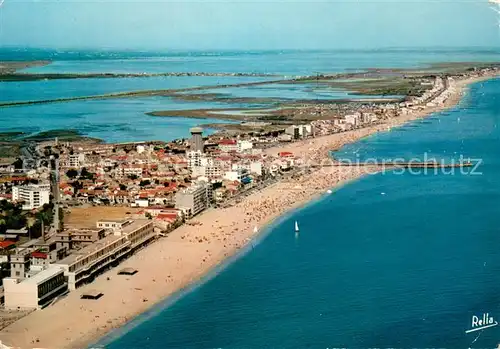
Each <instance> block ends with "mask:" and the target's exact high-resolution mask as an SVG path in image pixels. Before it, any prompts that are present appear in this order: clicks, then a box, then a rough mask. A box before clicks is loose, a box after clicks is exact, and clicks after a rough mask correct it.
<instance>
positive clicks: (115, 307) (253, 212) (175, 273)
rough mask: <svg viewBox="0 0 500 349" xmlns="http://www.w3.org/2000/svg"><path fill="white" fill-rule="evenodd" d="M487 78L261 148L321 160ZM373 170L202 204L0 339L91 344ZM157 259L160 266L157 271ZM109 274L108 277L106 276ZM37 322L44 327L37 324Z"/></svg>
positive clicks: (321, 174) (345, 171)
mask: <svg viewBox="0 0 500 349" xmlns="http://www.w3.org/2000/svg"><path fill="white" fill-rule="evenodd" d="M491 78H494V76H489V77H482V78H469V79H464V80H457V81H455V82H453V86H452V88H453V91H452V93H451V96H450V98H448V99H447V100H446V102H445V104H444V106H438V107H425V108H423V109H422V110H420V111H417V112H414V113H413V114H411V115H407V116H402V117H399V118H396V119H390V120H387V121H386V122H385V123H383V124H379V125H374V126H371V127H367V128H363V129H357V130H354V131H349V132H345V133H338V134H333V135H329V136H323V137H318V138H315V139H313V140H307V141H302V142H297V143H291V144H289V145H286V146H283V147H280V148H271V149H267V150H266V152H267V153H277V152H280V151H291V152H294V154H295V155H296V156H298V157H302V158H306V157H307V158H311V157H312V158H317V159H325V158H326V157H327V156H328V152H329V151H331V150H337V149H339V148H340V147H342V146H343V145H345V144H348V143H352V142H356V141H359V140H360V139H362V138H365V137H367V136H370V135H372V134H375V133H377V132H380V131H385V130H387V129H388V128H390V127H396V126H399V125H402V124H404V123H406V122H409V121H412V120H415V119H419V118H422V117H425V116H428V115H430V114H433V113H435V112H439V111H443V110H446V109H449V108H452V107H454V106H455V105H457V103H459V102H460V100H461V98H462V96H463V94H464V92H465V90H466V88H467V86H468V85H470V84H472V83H476V82H479V81H483V80H487V79H491ZM374 170H376V168H368V167H366V168H361V169H360V168H347V167H332V168H329V169H328V170H327V171H316V172H314V173H312V174H311V175H307V176H301V177H300V178H298V179H293V180H288V181H282V182H279V183H276V184H274V185H272V186H270V187H267V188H265V189H264V190H262V191H261V192H259V193H254V194H252V195H250V196H249V197H247V198H246V199H245V200H244V201H242V202H241V203H239V204H237V205H235V206H232V207H230V208H226V209H217V210H214V209H211V210H208V211H206V212H204V213H203V214H201V215H200V216H198V217H196V218H195V219H194V221H197V222H200V223H202V225H184V226H182V227H180V228H178V229H176V230H175V231H173V232H172V233H171V234H169V236H168V237H166V238H163V239H161V240H159V241H157V242H155V243H154V244H152V245H150V246H148V247H147V248H145V249H143V250H142V251H140V252H139V253H137V254H136V255H134V256H132V257H131V258H130V259H128V260H127V261H125V262H124V263H123V264H122V266H123V267H129V266H130V267H134V268H136V269H138V270H139V273H138V274H137V275H135V276H132V277H118V276H117V275H116V272H117V270H110V271H108V272H106V273H105V274H103V275H101V276H99V277H98V278H96V280H95V281H94V282H93V283H92V284H90V285H86V286H84V287H82V288H79V289H77V290H76V291H74V292H72V293H70V294H69V295H68V296H67V297H66V298H64V299H62V300H60V301H59V302H57V304H55V305H53V306H51V307H49V308H46V309H45V310H43V311H39V312H34V313H32V314H30V315H29V316H27V317H25V318H23V319H21V320H19V321H18V322H16V323H14V324H12V325H10V326H9V327H7V328H5V329H3V330H2V331H1V332H0V339H1V340H2V342H4V343H6V344H8V345H13V346H20V347H33V346H34V345H36V346H37V347H81V346H85V345H88V344H89V343H94V342H95V341H96V339H98V338H100V337H101V336H102V335H104V334H106V333H108V332H109V331H111V330H113V329H114V328H116V327H120V326H121V325H123V324H124V323H127V322H128V321H129V320H132V319H133V318H134V317H135V316H137V315H139V314H142V313H144V311H146V310H147V309H150V308H152V307H154V306H156V305H157V304H162V303H164V302H165V301H166V300H165V298H167V297H170V296H172V295H175V294H176V293H177V292H179V290H182V289H185V288H186V287H187V288H188V290H189V288H190V285H193V282H195V283H196V282H197V281H198V282H199V281H200V279H202V278H204V277H207V275H210V273H211V272H214V268H219V267H221V266H222V268H223V267H224V265H225V263H227V261H228V259H230V260H232V259H233V258H237V257H238V255H239V254H240V253H244V247H245V245H247V243H248V242H249V241H250V240H251V239H253V238H255V237H256V234H254V233H253V227H254V226H258V227H259V228H260V230H261V231H263V233H262V234H264V235H263V237H261V236H260V234H259V235H258V238H259V239H262V238H264V237H265V231H266V230H267V228H264V229H263V227H264V226H268V225H269V224H273V222H276V220H279V219H280V217H281V216H282V215H283V214H288V213H290V212H291V210H294V209H297V208H300V207H302V206H303V205H304V204H306V203H307V202H310V201H311V200H314V199H316V198H317V197H318V196H320V195H322V194H323V193H324V192H325V191H326V190H327V189H330V188H339V187H340V186H342V185H345V184H347V183H348V182H349V181H353V180H356V179H359V178H361V177H362V176H364V175H366V174H367V172H368V171H372V172H373V171H374ZM325 172H326V173H325ZM233 217H234V219H233ZM207 226H208V228H207ZM122 266H121V267H122ZM159 266H161V270H158V269H160V268H159ZM217 270H218V269H215V272H217ZM108 277H109V278H110V279H111V280H109V281H108V280H107V278H108ZM88 289H98V290H100V291H101V292H103V293H104V296H103V297H102V298H101V299H99V300H98V301H95V302H94V303H91V302H89V301H82V300H80V298H79V296H80V294H81V293H82V292H83V291H85V290H88ZM181 292H182V291H181ZM167 302H168V299H167ZM124 304H126V306H124ZM167 304H168V303H167ZM73 313H78V314H79V316H78V317H77V318H76V317H75V318H68V314H73ZM42 323H43V324H44V326H37V325H39V324H42ZM28 328H29V332H30V333H29V334H28ZM63 333H64V335H61V334H63ZM35 343H36V344H35Z"/></svg>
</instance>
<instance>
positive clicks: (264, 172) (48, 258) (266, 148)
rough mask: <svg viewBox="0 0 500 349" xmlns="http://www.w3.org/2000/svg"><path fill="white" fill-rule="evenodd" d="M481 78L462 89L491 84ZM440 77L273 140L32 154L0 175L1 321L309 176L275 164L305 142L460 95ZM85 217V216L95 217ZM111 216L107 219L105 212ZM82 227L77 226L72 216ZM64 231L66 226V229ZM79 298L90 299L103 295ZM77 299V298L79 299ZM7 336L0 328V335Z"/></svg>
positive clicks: (305, 109)
mask: <svg viewBox="0 0 500 349" xmlns="http://www.w3.org/2000/svg"><path fill="white" fill-rule="evenodd" d="M492 73H495V74H496V71H495V72H492V70H491V68H484V69H480V70H477V71H474V72H470V73H468V74H467V76H466V77H467V78H473V77H481V76H484V75H487V74H492ZM462 77H464V76H445V77H441V76H439V75H436V76H434V77H432V78H428V79H426V80H425V81H423V82H422V84H427V85H429V88H428V89H427V90H426V92H425V93H424V94H422V95H421V96H417V97H412V98H407V99H406V100H405V101H403V102H394V103H380V104H369V105H363V106H362V107H361V108H358V110H357V111H350V112H348V113H338V114H336V115H335V116H332V115H330V114H331V113H332V110H338V105H335V106H333V107H332V106H330V105H328V104H325V105H315V104H311V105H303V106H300V107H297V108H296V112H297V113H299V114H301V113H303V114H318V113H319V114H322V115H329V116H328V118H321V119H318V120H314V121H309V122H303V123H297V124H292V125H284V127H283V129H281V130H277V131H272V132H240V133H238V134H235V135H231V136H228V135H224V134H223V133H218V132H217V133H215V134H211V135H208V136H206V135H204V134H203V133H204V130H203V129H202V128H200V127H194V128H192V129H191V130H190V133H191V137H190V138H189V139H180V140H174V141H170V142H161V141H157V142H134V143H120V144H105V143H104V144H100V143H98V144H95V143H89V142H83V141H82V142H78V141H77V142H64V141H59V140H58V139H54V140H51V141H44V142H39V143H37V144H36V146H35V147H33V149H29V151H25V152H24V153H23V156H22V157H21V158H19V159H18V160H17V161H16V162H15V163H9V164H2V165H1V167H0V172H1V177H0V240H1V241H0V259H1V276H2V286H1V287H0V299H1V300H2V303H3V307H4V310H5V311H9V312H10V311H14V312H15V311H20V312H26V311H28V312H29V311H33V310H38V309H42V308H44V307H47V306H50V305H51V304H53V303H55V302H57V301H58V300H59V299H60V298H61V297H64V295H65V294H67V293H68V292H72V291H74V290H75V289H77V288H78V287H79V286H81V285H84V284H88V283H91V282H92V281H93V280H94V278H95V277H96V276H98V275H100V274H102V273H103V272H105V271H107V270H109V269H110V268H114V267H117V268H118V269H117V271H118V272H119V273H123V274H127V275H133V274H134V273H136V272H140V271H138V270H134V269H130V268H127V269H122V270H119V264H120V262H121V261H123V260H125V259H127V258H128V257H130V256H131V255H132V254H134V253H135V252H136V251H138V250H140V249H141V248H143V247H145V246H146V245H148V244H151V243H154V242H155V240H157V239H165V238H166V239H168V234H169V233H170V232H172V231H173V230H174V229H177V228H178V227H179V226H181V225H184V224H194V223H191V222H192V220H193V218H194V217H196V216H197V215H200V214H201V213H202V212H203V211H205V210H217V209H219V208H224V207H228V206H231V205H234V204H235V203H238V202H241V201H242V200H244V198H245V196H247V195H249V194H250V193H255V192H258V191H260V190H262V189H263V188H265V187H266V186H269V185H272V184H274V183H277V182H279V181H282V180H283V179H286V178H292V177H294V176H297V175H298V174H302V175H303V174H304V173H308V171H313V170H314V169H312V168H311V166H310V165H311V162H312V163H314V161H320V160H321V157H322V156H323V154H317V153H314V152H313V153H311V154H309V156H308V157H307V158H304V157H303V156H302V154H295V153H293V152H288V151H279V152H276V151H275V150H274V149H277V148H278V147H279V146H280V145H283V144H287V143H293V142H309V141H311V140H313V139H315V138H318V137H322V136H326V135H332V134H335V133H341V132H346V131H351V130H356V129H362V128H365V127H369V126H372V125H377V124H383V123H384V121H386V120H389V119H394V118H399V117H401V116H408V115H411V114H416V113H419V112H422V111H423V110H424V109H426V108H429V107H442V106H443V105H444V104H445V102H446V101H447V100H448V99H449V98H450V96H452V95H453V94H455V93H456V91H455V87H454V85H453V81H454V79H459V78H462ZM96 208H97V209H99V214H100V215H99V217H89V215H90V214H87V215H85V212H87V211H89V212H97V211H96ZM111 210H114V212H116V210H118V212H120V214H119V215H118V216H117V215H114V216H113V217H111V216H107V215H106V212H108V211H111ZM77 213H79V214H80V215H82V214H83V216H82V217H83V218H82V219H80V220H87V223H88V222H92V226H89V224H80V225H78V224H73V223H71V219H68V218H71V217H72V216H74V215H75V214H77ZM68 222H69V223H68ZM83 296H85V298H98V297H100V296H101V294H100V293H99V291H98V290H97V291H94V292H88V293H86V294H85V295H83ZM83 296H82V297H83ZM4 326H5V324H4Z"/></svg>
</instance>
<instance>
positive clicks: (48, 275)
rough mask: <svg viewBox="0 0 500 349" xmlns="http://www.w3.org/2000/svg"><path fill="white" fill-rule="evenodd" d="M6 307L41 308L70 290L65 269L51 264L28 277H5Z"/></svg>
mask: <svg viewBox="0 0 500 349" xmlns="http://www.w3.org/2000/svg"><path fill="white" fill-rule="evenodd" d="M3 287H4V296H5V309H8V310H17V309H41V308H43V307H45V306H47V305H49V304H50V303H51V302H52V301H53V300H54V298H56V297H58V296H60V295H63V294H65V293H66V292H68V284H67V283H66V280H65V277H64V270H63V269H62V268H61V267H58V266H49V267H48V268H47V269H45V270H42V271H40V272H39V273H37V274H35V275H34V276H32V277H30V278H27V279H24V280H22V279H18V278H4V279H3Z"/></svg>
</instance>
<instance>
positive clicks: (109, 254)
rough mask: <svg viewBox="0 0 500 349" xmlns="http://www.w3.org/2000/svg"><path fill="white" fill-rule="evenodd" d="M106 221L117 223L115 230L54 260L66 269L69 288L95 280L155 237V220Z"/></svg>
mask: <svg viewBox="0 0 500 349" xmlns="http://www.w3.org/2000/svg"><path fill="white" fill-rule="evenodd" d="M99 223H101V222H99ZM99 223H98V225H99ZM113 223H116V224H113ZM105 224H106V223H105ZM107 224H110V225H114V226H115V229H114V231H113V234H110V235H108V236H106V237H105V238H103V239H101V240H99V241H97V242H95V243H93V244H91V245H89V246H87V247H85V248H83V249H81V250H78V251H75V252H73V253H72V254H71V255H69V256H68V257H66V258H64V259H63V260H61V261H59V262H58V263H56V264H55V265H57V266H59V267H61V268H63V269H64V275H65V276H66V277H67V279H68V287H69V289H70V290H74V289H76V287H78V286H79V285H81V284H84V283H86V282H90V281H92V280H93V279H94V278H95V277H96V276H97V275H99V274H100V273H102V272H103V271H104V270H106V269H107V268H109V267H111V266H112V265H113V264H116V263H119V262H120V261H121V260H122V259H123V258H125V257H126V256H128V255H130V254H131V253H133V252H134V251H135V250H136V249H137V248H139V247H141V246H143V245H144V244H146V243H148V242H149V241H151V240H152V239H154V238H155V237H156V233H155V232H154V228H153V222H152V221H150V220H135V221H134V220H128V221H125V222H124V221H120V222H107Z"/></svg>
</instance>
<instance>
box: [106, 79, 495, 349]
mask: <svg viewBox="0 0 500 349" xmlns="http://www.w3.org/2000/svg"><path fill="white" fill-rule="evenodd" d="M498 91H500V80H493V81H488V82H485V83H481V84H477V85H474V86H473V88H472V90H471V93H470V94H469V95H468V96H467V97H466V98H465V99H464V100H463V102H462V103H461V105H460V106H459V107H457V108H456V109H454V110H452V111H451V112H447V113H441V114H436V115H434V116H433V117H431V118H429V119H425V120H421V121H417V122H414V123H412V124H409V125H407V126H404V127H402V128H400V129H395V130H393V131H391V132H388V133H380V134H378V135H375V136H373V137H370V138H368V139H365V140H363V141H361V142H358V143H356V144H354V145H350V146H348V147H345V148H344V149H342V150H341V151H340V152H339V153H338V154H336V155H337V156H339V157H350V158H353V157H356V154H360V157H362V158H369V157H376V158H390V157H401V156H403V157H405V158H407V159H409V158H412V157H419V158H422V157H423V156H424V155H423V154H424V153H425V152H429V154H433V155H434V156H444V157H449V158H452V157H457V156H459V155H460V154H463V155H465V156H468V157H472V158H481V159H482V161H483V164H482V165H481V167H480V168H479V171H481V172H482V174H481V175H472V174H469V175H458V174H456V175H445V174H440V175H423V174H421V175H411V174H409V173H406V174H403V175H396V174H394V173H386V174H378V175H373V176H369V177H366V178H364V179H361V180H359V181H357V182H355V183H353V184H350V185H348V186H345V187H343V188H341V189H340V190H338V191H337V192H335V193H334V194H333V195H326V194H325V196H324V197H323V198H322V199H321V200H319V201H317V202H314V203H312V204H310V205H308V206H307V207H305V208H303V209H302V210H299V211H297V212H294V213H292V214H290V215H289V216H287V217H284V218H282V219H281V220H280V221H279V222H277V223H276V224H275V225H274V226H272V227H270V231H269V234H267V235H266V236H265V237H264V238H263V240H262V241H261V242H260V243H259V244H257V245H256V247H255V248H254V249H252V250H251V251H249V252H248V253H246V254H245V255H243V256H241V258H239V259H237V260H236V261H234V262H233V263H231V264H229V265H228V266H227V267H226V268H225V269H223V270H222V271H221V272H220V273H219V274H218V275H216V276H215V277H213V278H211V279H209V280H208V281H206V282H205V283H203V284H202V285H200V286H199V287H197V288H194V289H193V290H191V291H190V292H186V293H184V294H182V295H181V296H180V298H179V299H178V300H177V301H176V302H174V303H173V304H170V302H168V303H165V305H164V307H163V308H162V307H160V306H159V307H157V308H156V309H154V310H153V311H152V312H150V313H149V314H144V315H143V316H141V317H139V318H138V319H136V320H135V321H133V322H132V323H131V324H129V325H128V326H125V327H124V328H122V329H121V330H119V331H115V332H114V333H112V334H111V335H110V336H108V337H107V338H105V339H104V340H103V341H102V342H101V344H104V345H106V347H107V348H112V349H114V348H116V349H122V348H139V347H147V348H215V347H223V348H263V347H275V348H281V347H290V348H305V347H311V348H326V347H350V348H360V347H363V348H366V347H403V348H411V347H418V348H424V347H446V348H469V347H473V348H493V347H496V345H497V344H498V342H499V341H500V327H493V328H490V329H487V330H484V331H482V332H475V333H471V334H465V330H467V329H468V328H470V326H471V317H472V315H481V314H482V313H483V312H484V313H486V312H488V313H489V314H490V316H494V317H495V318H500V296H499V292H498V289H499V287H500V278H499V272H500V258H499V256H498V246H499V245H500V234H499V229H500V228H499V227H500V205H499V204H498V203H499V202H500V182H499V181H500V158H499V156H498V151H499V150H500V129H499V128H498V127H497V125H499V124H500V116H499V115H500V114H499V111H500V98H499V92H498ZM450 154H452V155H450ZM381 193H385V195H382V194H381ZM295 220H298V222H299V224H300V228H301V231H300V235H299V236H298V238H295V236H294V232H293V222H294V221H295ZM167 305H169V306H168V307H167Z"/></svg>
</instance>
